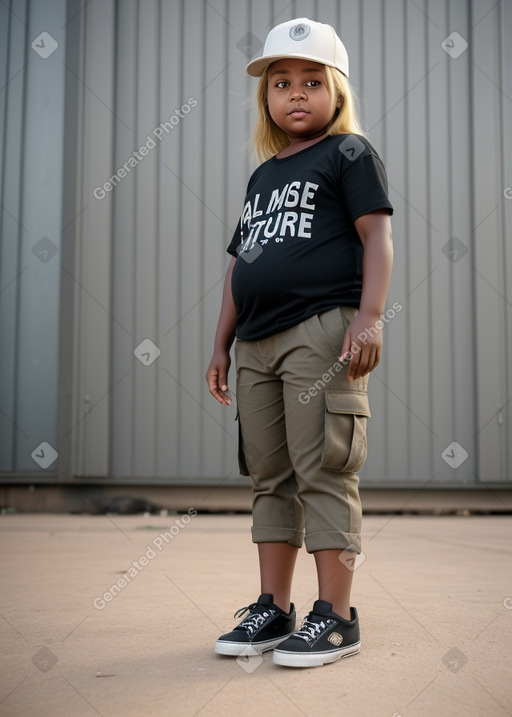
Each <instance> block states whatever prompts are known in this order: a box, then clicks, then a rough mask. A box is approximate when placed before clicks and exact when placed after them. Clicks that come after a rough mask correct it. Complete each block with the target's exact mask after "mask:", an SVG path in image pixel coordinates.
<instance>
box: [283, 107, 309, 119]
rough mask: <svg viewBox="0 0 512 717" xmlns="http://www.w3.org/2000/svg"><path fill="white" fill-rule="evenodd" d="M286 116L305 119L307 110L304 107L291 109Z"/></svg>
mask: <svg viewBox="0 0 512 717" xmlns="http://www.w3.org/2000/svg"><path fill="white" fill-rule="evenodd" d="M287 114H288V116H294V115H296V116H297V117H305V116H306V115H307V114H309V110H307V109H306V108H305V107H300V106H298V107H293V108H292V109H291V110H290V111H289V112H288V113H287Z"/></svg>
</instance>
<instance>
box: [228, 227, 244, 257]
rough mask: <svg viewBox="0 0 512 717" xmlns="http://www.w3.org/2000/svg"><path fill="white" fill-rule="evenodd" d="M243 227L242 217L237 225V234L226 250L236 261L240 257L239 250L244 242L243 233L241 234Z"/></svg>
mask: <svg viewBox="0 0 512 717" xmlns="http://www.w3.org/2000/svg"><path fill="white" fill-rule="evenodd" d="M241 226H242V217H240V219H239V220H238V224H237V225H236V229H235V233H234V234H233V238H232V239H231V241H230V242H229V246H228V248H227V249H226V251H227V253H228V254H231V256H234V257H235V259H236V257H237V256H238V250H239V248H240V244H241V242H242V232H241Z"/></svg>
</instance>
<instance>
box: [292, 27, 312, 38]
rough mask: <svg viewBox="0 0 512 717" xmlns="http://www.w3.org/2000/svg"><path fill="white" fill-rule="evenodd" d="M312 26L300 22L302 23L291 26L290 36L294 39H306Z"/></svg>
mask: <svg viewBox="0 0 512 717" xmlns="http://www.w3.org/2000/svg"><path fill="white" fill-rule="evenodd" d="M310 30H311V28H310V27H309V25H306V24H304V23H300V25H294V26H293V27H292V28H290V33H289V34H290V37H291V38H292V40H304V38H306V37H307V36H308V35H309V32H310Z"/></svg>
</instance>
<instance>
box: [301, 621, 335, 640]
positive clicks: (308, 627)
mask: <svg viewBox="0 0 512 717" xmlns="http://www.w3.org/2000/svg"><path fill="white" fill-rule="evenodd" d="M328 622H329V621H328ZM328 622H327V623H326V622H324V621H323V620H321V619H319V618H318V617H317V618H313V619H311V616H310V615H308V617H305V618H304V620H303V621H302V624H301V626H300V627H299V629H298V630H297V632H296V633H295V634H294V637H300V638H301V640H305V641H306V642H309V641H310V640H313V639H314V638H315V637H316V636H317V635H319V634H320V632H321V631H322V630H325V628H326V627H327V625H328Z"/></svg>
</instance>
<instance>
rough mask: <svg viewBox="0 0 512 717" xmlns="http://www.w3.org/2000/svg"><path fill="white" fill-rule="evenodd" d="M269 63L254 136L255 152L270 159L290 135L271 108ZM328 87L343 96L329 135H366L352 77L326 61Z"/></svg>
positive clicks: (258, 94) (262, 80) (259, 96)
mask: <svg viewBox="0 0 512 717" xmlns="http://www.w3.org/2000/svg"><path fill="white" fill-rule="evenodd" d="M269 68H270V65H268V66H267V67H266V68H265V70H264V71H263V74H262V76H261V77H260V81H259V84H258V88H257V90H256V104H257V107H258V119H257V120H256V125H255V127H254V131H253V134H252V139H251V146H252V149H253V151H254V153H255V154H256V155H257V157H258V158H259V159H260V160H262V161H263V160H265V159H269V157H272V156H273V155H274V154H277V153H278V152H280V151H281V150H282V149H284V148H285V147H287V146H288V145H289V141H288V137H287V135H286V133H285V132H283V130H282V129H280V128H279V127H278V126H277V125H276V123H275V122H274V120H273V119H272V117H271V116H270V112H269V109H268V71H269ZM324 69H325V79H326V83H327V90H328V92H329V95H330V96H331V97H336V99H337V100H338V99H341V107H336V110H335V112H334V115H333V118H332V120H331V123H330V125H329V128H328V130H327V134H328V135H331V136H332V135H337V134H359V135H362V136H365V135H364V132H363V130H362V129H361V125H360V122H359V117H358V112H357V97H356V95H355V93H354V90H353V89H352V87H351V85H350V82H349V81H348V78H347V77H346V76H345V75H344V74H343V73H342V72H340V71H339V70H337V69H336V68H335V67H331V66H330V65H324Z"/></svg>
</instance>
